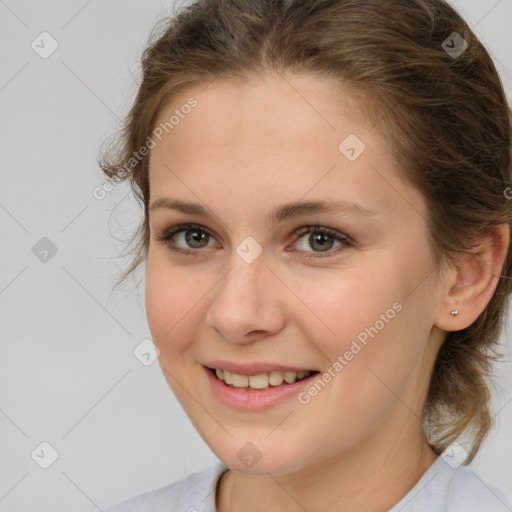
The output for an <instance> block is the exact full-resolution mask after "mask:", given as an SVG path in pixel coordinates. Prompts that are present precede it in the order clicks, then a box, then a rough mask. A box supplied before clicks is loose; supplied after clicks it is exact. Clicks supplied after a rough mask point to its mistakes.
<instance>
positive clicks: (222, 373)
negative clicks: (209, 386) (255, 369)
mask: <svg viewBox="0 0 512 512" xmlns="http://www.w3.org/2000/svg"><path fill="white" fill-rule="evenodd" d="M215 374H216V375H217V378H218V379H219V380H222V381H224V382H225V383H226V384H228V385H229V386H231V387H235V388H244V389H268V387H269V385H270V386H280V385H282V384H283V383H286V384H293V383H294V382H296V381H298V380H302V379H305V378H307V377H309V376H310V375H311V372H270V373H260V374H259V375H242V374H239V373H231V372H229V371H227V370H221V369H220V368H216V369H215Z"/></svg>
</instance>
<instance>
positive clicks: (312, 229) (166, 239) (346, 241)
mask: <svg viewBox="0 0 512 512" xmlns="http://www.w3.org/2000/svg"><path fill="white" fill-rule="evenodd" d="M192 229H195V230H197V231H200V232H203V233H206V234H208V236H211V237H213V235H212V233H210V231H208V230H207V229H205V228H203V227H202V226H200V225H199V224H177V225H176V226H173V227H172V228H170V229H168V230H167V231H165V232H164V233H163V234H162V235H160V236H156V237H155V239H156V240H157V241H158V242H163V243H164V244H165V245H167V247H168V248H169V249H170V250H171V251H173V252H175V253H178V254H182V255H184V256H188V255H191V254H192V253H197V252H199V251H200V250H199V249H190V250H189V249H182V248H181V247H178V246H176V244H175V243H174V242H173V241H172V237H173V236H174V235H176V233H179V232H180V231H189V230H192ZM317 232H318V233H321V234H325V235H330V236H331V237H333V238H334V239H335V240H336V241H338V242H341V243H342V244H343V245H342V246H340V247H338V248H336V249H332V250H330V251H326V252H325V254H322V253H318V252H317V253H315V252H312V253H311V254H310V255H307V256H305V257H306V258H328V257H331V256H333V255H334V254H337V253H338V252H339V250H340V249H343V248H347V247H352V246H353V245H354V243H353V241H352V240H351V239H350V238H349V237H347V236H346V235H342V234H341V233H339V231H337V230H335V229H334V228H331V227H329V226H318V225H315V226H304V227H301V228H299V229H297V230H296V231H295V233H294V234H295V235H296V236H299V238H302V237H303V236H304V235H306V234H308V233H317ZM213 238H214V237H213ZM343 246H344V247H343ZM299 252H301V251H299ZM302 252H306V253H309V251H302Z"/></svg>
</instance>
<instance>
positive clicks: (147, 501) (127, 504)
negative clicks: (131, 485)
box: [104, 462, 227, 512]
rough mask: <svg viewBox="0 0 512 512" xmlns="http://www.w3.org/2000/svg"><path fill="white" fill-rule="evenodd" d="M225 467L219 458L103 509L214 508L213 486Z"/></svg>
mask: <svg viewBox="0 0 512 512" xmlns="http://www.w3.org/2000/svg"><path fill="white" fill-rule="evenodd" d="M226 469H227V468H226V466H224V465H223V464H222V463H221V462H217V463H216V464H214V465H213V466H210V467H208V468H207V469H204V470H203V471H199V472H196V473H191V474H190V475H188V476H187V477H186V478H184V479H182V480H179V481H177V482H173V483H171V484H169V485H166V486H165V487H160V488H158V489H155V490H153V491H149V492H145V493H143V494H139V495H137V496H134V497H133V498H130V499H128V500H125V501H122V502H120V503H117V504H115V505H112V506H110V507H109V508H107V509H105V511H104V512H135V511H137V512H145V511H148V512H149V511H151V512H164V511H165V512H167V511H169V510H180V511H183V512H188V511H190V512H193V511H194V510H201V511H204V512H215V488H216V485H217V481H218V479H219V478H220V476H221V475H222V473H223V472H224V471H225V470H226Z"/></svg>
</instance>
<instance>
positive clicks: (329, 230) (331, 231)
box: [157, 222, 355, 245]
mask: <svg viewBox="0 0 512 512" xmlns="http://www.w3.org/2000/svg"><path fill="white" fill-rule="evenodd" d="M190 229H197V230H198V231H204V232H205V233H208V235H210V236H212V237H213V238H215V239H216V240H217V238H218V236H217V235H216V234H215V233H214V232H213V231H212V230H211V229H209V228H207V227H206V226H203V225H202V224H197V223H193V222H191V223H181V224H176V225H174V226H172V227H171V228H169V229H166V230H164V231H163V233H162V234H161V235H160V236H159V237H157V239H158V240H160V241H162V240H164V239H165V238H171V237H174V236H175V235H176V234H178V233H181V232H182V231H187V230H190ZM315 229H317V230H319V231H320V230H322V231H324V232H325V233H326V234H328V235H331V236H332V237H333V238H335V239H337V241H342V242H346V243H347V244H350V245H354V244H355V242H354V240H353V239H352V237H351V236H349V235H347V234H346V233H343V232H341V231H339V230H338V229H336V228H334V227H331V226H327V225H325V224H322V223H311V224H303V225H302V226H300V227H298V228H296V229H294V230H293V234H294V235H297V236H298V237H299V239H300V238H302V237H303V236H305V235H307V234H308V232H314V230H315Z"/></svg>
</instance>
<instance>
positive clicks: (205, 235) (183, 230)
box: [155, 224, 212, 255]
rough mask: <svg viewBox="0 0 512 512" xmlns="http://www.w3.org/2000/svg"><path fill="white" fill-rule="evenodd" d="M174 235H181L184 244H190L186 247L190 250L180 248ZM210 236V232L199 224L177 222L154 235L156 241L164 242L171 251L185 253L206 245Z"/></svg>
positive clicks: (190, 252)
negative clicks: (159, 233) (160, 233)
mask: <svg viewBox="0 0 512 512" xmlns="http://www.w3.org/2000/svg"><path fill="white" fill-rule="evenodd" d="M176 235H178V236H177V237H176ZM175 237H176V238H180V237H181V238H182V239H183V241H184V243H185V244H190V245H188V247H189V248H190V249H192V250H189V249H182V248H181V247H180V246H178V245H177V244H176V241H175V240H174V238H175ZM210 238H212V234H211V233H210V232H209V231H208V230H207V229H205V228H203V227H202V226H200V225H199V224H178V225H176V226H174V227H172V228H170V229H169V230H167V231H165V232H164V233H163V234H162V235H160V236H157V237H155V239H156V240H157V241H159V242H163V243H165V244H166V245H167V246H168V247H169V249H170V250H171V251H173V252H176V253H178V254H185V255H188V254H192V253H193V252H195V251H197V250H198V249H202V248H204V247H207V246H208V245H207V244H208V242H209V240H210ZM185 247H187V245H185Z"/></svg>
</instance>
